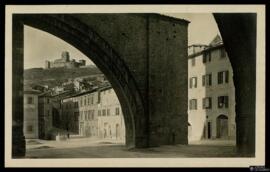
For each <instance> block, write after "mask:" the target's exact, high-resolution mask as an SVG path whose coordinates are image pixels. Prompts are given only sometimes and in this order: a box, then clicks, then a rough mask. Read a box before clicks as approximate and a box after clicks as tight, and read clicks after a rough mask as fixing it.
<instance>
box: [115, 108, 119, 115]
mask: <svg viewBox="0 0 270 172" xmlns="http://www.w3.org/2000/svg"><path fill="white" fill-rule="evenodd" d="M115 115H119V108H118V107H117V108H115Z"/></svg>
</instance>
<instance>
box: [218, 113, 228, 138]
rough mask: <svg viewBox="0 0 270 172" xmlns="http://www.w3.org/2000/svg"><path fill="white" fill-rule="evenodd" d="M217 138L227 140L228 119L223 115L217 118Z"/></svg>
mask: <svg viewBox="0 0 270 172" xmlns="http://www.w3.org/2000/svg"><path fill="white" fill-rule="evenodd" d="M216 122H217V138H220V139H226V138H228V117H227V116H225V115H219V116H218V117H217V121H216Z"/></svg>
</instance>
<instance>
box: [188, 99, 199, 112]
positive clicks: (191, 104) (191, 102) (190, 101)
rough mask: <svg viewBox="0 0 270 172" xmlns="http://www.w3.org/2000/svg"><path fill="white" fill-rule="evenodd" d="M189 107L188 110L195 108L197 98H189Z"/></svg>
mask: <svg viewBox="0 0 270 172" xmlns="http://www.w3.org/2000/svg"><path fill="white" fill-rule="evenodd" d="M189 109H190V110H195V109H197V99H191V100H189Z"/></svg>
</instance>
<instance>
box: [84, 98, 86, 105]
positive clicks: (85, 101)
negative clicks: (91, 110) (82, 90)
mask: <svg viewBox="0 0 270 172" xmlns="http://www.w3.org/2000/svg"><path fill="white" fill-rule="evenodd" d="M84 106H86V97H84Z"/></svg>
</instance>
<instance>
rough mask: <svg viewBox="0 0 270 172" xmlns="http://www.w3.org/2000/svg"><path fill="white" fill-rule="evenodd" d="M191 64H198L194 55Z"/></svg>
mask: <svg viewBox="0 0 270 172" xmlns="http://www.w3.org/2000/svg"><path fill="white" fill-rule="evenodd" d="M191 65H192V66H195V65H196V59H195V57H193V58H192V59H191Z"/></svg>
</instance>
